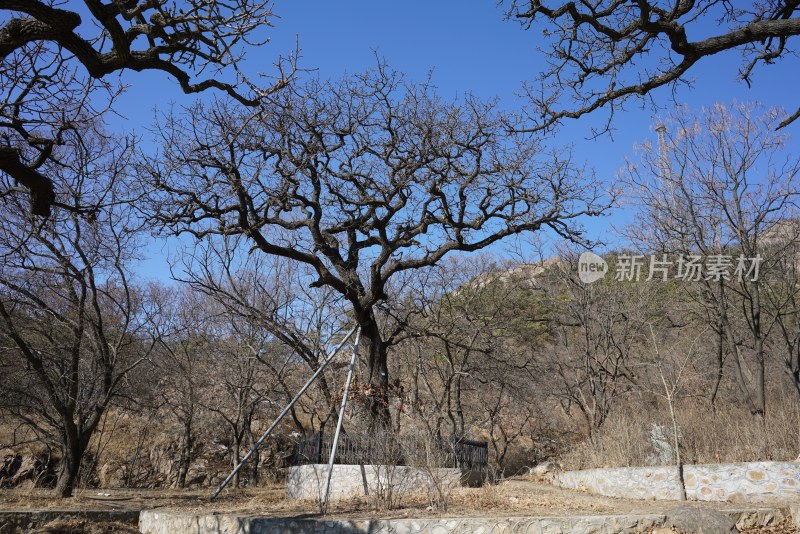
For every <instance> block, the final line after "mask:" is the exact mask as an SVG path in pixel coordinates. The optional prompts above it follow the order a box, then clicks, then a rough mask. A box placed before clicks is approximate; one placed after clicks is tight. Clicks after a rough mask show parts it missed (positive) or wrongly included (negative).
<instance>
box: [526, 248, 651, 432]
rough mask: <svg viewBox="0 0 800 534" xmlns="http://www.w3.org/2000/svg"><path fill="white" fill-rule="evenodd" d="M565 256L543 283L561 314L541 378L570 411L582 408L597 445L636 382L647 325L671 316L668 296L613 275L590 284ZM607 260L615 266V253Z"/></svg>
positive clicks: (557, 315)
mask: <svg viewBox="0 0 800 534" xmlns="http://www.w3.org/2000/svg"><path fill="white" fill-rule="evenodd" d="M561 256H562V259H561V263H560V264H558V265H555V266H553V267H552V268H551V269H549V270H548V272H547V276H546V281H543V284H545V286H546V287H547V289H548V293H549V296H550V299H551V306H552V307H553V308H554V310H556V311H555V312H554V313H553V315H552V318H551V321H552V329H553V332H554V336H553V344H552V345H551V347H550V349H549V350H546V351H542V353H541V354H540V355H539V359H538V360H539V365H540V366H541V367H539V374H538V376H540V377H541V379H542V381H541V386H542V387H543V388H544V389H545V390H546V391H548V393H549V394H550V395H552V396H553V397H554V398H555V399H557V400H558V402H559V403H560V405H561V406H562V407H563V408H564V409H565V411H567V412H569V411H570V410H571V409H572V408H573V407H576V408H577V410H578V412H579V413H580V415H581V417H582V418H583V420H584V422H585V425H586V433H587V435H588V437H589V440H590V441H593V440H594V434H595V432H596V431H597V430H598V429H599V428H600V427H602V425H603V423H605V421H606V419H607V418H608V416H609V415H610V414H611V412H612V409H613V408H614V406H615V404H616V403H618V402H619V401H620V400H621V398H622V397H623V396H624V395H625V394H626V393H627V392H629V391H631V389H633V387H634V386H635V384H636V382H637V377H636V372H635V366H636V357H637V352H638V349H639V347H640V346H641V345H642V342H643V340H644V336H645V335H646V333H647V332H646V327H647V324H648V322H649V321H656V320H659V319H662V318H663V315H667V314H666V312H665V310H664V309H663V306H662V305H661V303H663V302H664V300H665V295H664V293H663V291H660V290H662V289H663V288H661V287H659V286H657V285H656V284H655V283H653V284H647V283H644V282H641V283H637V282H631V283H628V282H618V281H615V280H614V279H613V275H608V276H607V277H606V279H604V280H601V281H596V282H594V283H592V284H585V283H583V282H582V281H580V280H579V279H578V275H577V273H578V262H577V260H578V257H577V254H574V253H573V252H571V251H568V250H565V251H563V252H562V254H561ZM608 261H609V264H610V265H611V266H612V268H613V265H614V258H613V255H610V256H609V257H608Z"/></svg>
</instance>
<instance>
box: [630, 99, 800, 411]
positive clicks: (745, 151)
mask: <svg viewBox="0 0 800 534" xmlns="http://www.w3.org/2000/svg"><path fill="white" fill-rule="evenodd" d="M781 119H782V114H781V113H780V112H779V111H778V110H768V111H766V112H765V111H763V110H761V109H759V108H758V107H756V106H752V105H747V104H737V105H733V106H729V107H728V106H723V105H716V106H714V107H713V108H710V109H704V110H703V111H702V112H700V113H690V112H687V111H686V110H683V109H682V110H678V111H677V112H676V113H674V114H673V115H671V117H670V118H669V120H668V121H666V123H665V125H663V128H662V126H659V127H658V129H659V134H660V135H661V141H660V143H659V144H658V145H656V146H654V145H653V144H651V143H645V144H644V145H643V146H642V147H641V161H640V163H636V164H633V163H632V164H630V165H629V166H628V168H627V169H626V170H625V171H624V173H623V175H624V176H623V178H624V179H625V180H626V182H627V183H628V185H629V186H630V187H629V188H628V191H629V193H630V195H631V199H632V201H633V202H634V203H635V204H637V205H638V206H640V208H641V213H640V215H639V220H638V221H637V223H636V225H635V226H633V227H631V228H630V231H629V235H630V236H631V237H632V239H633V240H634V242H636V243H638V244H639V245H641V246H642V247H643V248H644V249H646V250H650V251H653V252H660V253H670V254H683V255H684V256H686V257H688V256H691V255H695V256H696V257H698V258H703V259H706V261H708V260H714V258H723V259H724V258H725V257H730V260H728V262H729V264H728V265H727V269H718V270H717V271H716V272H717V274H716V275H715V274H714V272H703V273H701V274H699V275H694V274H693V275H691V276H688V277H686V276H685V280H684V281H685V282H687V283H685V284H683V286H682V287H684V288H686V289H687V290H689V291H693V292H694V293H695V294H696V296H697V298H698V299H699V301H700V302H701V303H703V305H704V306H705V308H706V309H707V310H708V314H707V315H708V317H709V322H710V326H711V327H712V328H713V329H714V330H715V331H716V333H717V335H718V342H719V343H720V347H719V362H718V364H719V369H720V373H721V371H722V364H723V356H724V353H725V354H727V355H730V356H731V357H732V363H733V369H734V374H735V378H736V383H737V384H738V386H739V389H740V390H741V394H742V397H743V399H744V400H745V402H746V403H747V405H748V407H749V409H750V411H751V413H753V415H758V416H761V415H763V414H764V411H765V410H766V387H765V368H766V357H767V346H766V338H767V334H768V332H770V330H771V329H773V328H774V327H775V325H776V321H777V320H778V319H779V318H780V317H782V316H785V311H786V310H785V308H783V309H779V308H775V307H770V306H769V305H768V300H767V299H766V295H767V293H769V291H770V289H769V287H767V286H768V285H769V284H770V283H771V282H770V278H771V277H775V276H779V275H778V274H777V273H776V270H779V269H780V265H781V261H782V260H781V258H782V257H783V255H784V252H785V250H787V249H786V244H787V243H791V242H792V240H791V239H789V240H784V245H783V246H779V247H777V248H776V247H775V246H774V244H775V243H776V241H775V239H774V236H776V235H778V234H780V233H781V231H782V230H781V229H782V228H783V229H784V231H785V230H786V229H788V228H789V227H787V226H786V225H785V223H786V222H787V221H789V220H792V219H794V218H796V217H797V201H798V199H799V198H800V189H799V188H798V179H799V178H800V157H798V156H795V155H793V154H791V153H789V151H788V150H787V141H788V138H787V136H786V134H784V133H782V132H777V131H775V128H776V126H777V125H778V124H779V122H780V121H781ZM740 257H741V258H742V260H741V262H740V260H739V259H738V258H740ZM756 258H760V261H759V260H757V259H756ZM672 260H673V261H678V259H677V258H673V259H672ZM723 267H724V266H723ZM673 268H674V269H678V266H677V265H676V266H674V267H673ZM756 268H757V269H756ZM737 269H738V272H737ZM721 271H725V274H723V273H722V272H721ZM683 274H684V275H686V268H684V273H683ZM765 291H766V293H765ZM715 389H716V388H715ZM712 394H713V392H712Z"/></svg>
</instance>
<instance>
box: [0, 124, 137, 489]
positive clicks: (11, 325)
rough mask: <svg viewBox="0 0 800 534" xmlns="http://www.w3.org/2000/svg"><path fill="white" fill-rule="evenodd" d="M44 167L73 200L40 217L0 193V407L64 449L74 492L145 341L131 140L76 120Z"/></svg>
mask: <svg viewBox="0 0 800 534" xmlns="http://www.w3.org/2000/svg"><path fill="white" fill-rule="evenodd" d="M65 135H66V136H68V138H67V141H68V142H69V146H68V147H56V149H55V150H57V151H59V152H60V153H58V154H57V155H56V156H57V158H58V161H59V165H51V166H48V167H47V169H48V172H50V173H52V175H53V176H57V178H58V184H59V186H60V187H62V189H61V190H59V194H60V195H61V196H62V198H64V199H65V202H68V203H70V205H71V206H73V207H75V206H84V205H90V206H96V205H100V204H102V205H104V206H105V208H104V209H102V210H98V211H93V212H91V214H90V216H88V217H82V216H80V215H79V214H78V213H77V212H75V211H69V212H67V211H65V212H62V213H59V214H54V215H53V216H51V217H50V218H49V219H48V220H46V221H44V222H43V221H41V220H39V219H37V218H36V217H35V216H33V215H29V214H26V211H25V210H24V209H23V210H21V209H19V208H20V207H21V206H20V202H21V201H20V199H19V198H18V197H17V196H13V195H12V196H3V197H0V210H2V211H3V213H4V217H5V218H4V221H3V224H2V225H0V347H2V352H3V358H2V360H1V361H2V367H3V369H2V371H0V381H2V387H0V407H1V409H2V410H3V411H5V412H7V413H8V414H10V415H12V416H14V417H16V418H17V419H19V420H20V421H22V422H23V423H25V424H26V425H28V426H30V427H31V428H33V429H35V431H36V432H37V434H38V435H39V436H40V438H41V439H43V440H45V441H47V442H49V443H51V444H52V445H54V446H55V447H57V448H59V449H60V450H61V465H60V469H59V473H58V482H57V486H56V492H57V494H58V495H59V496H61V497H67V496H70V495H71V494H72V491H73V488H74V485H75V481H76V477H77V475H78V471H79V468H80V464H81V459H82V458H83V456H84V453H85V452H86V451H87V447H88V445H89V440H90V439H91V438H92V435H93V434H94V432H95V430H96V429H97V427H98V425H99V424H100V423H101V421H102V418H103V415H104V413H105V411H106V410H107V409H108V407H109V406H110V405H111V404H112V403H113V402H114V400H115V396H116V395H118V394H119V392H120V390H121V388H122V386H123V385H124V380H125V378H126V376H127V375H128V373H130V372H131V371H132V370H133V369H134V368H136V367H137V366H138V365H139V364H140V363H141V362H142V361H144V359H145V358H147V354H148V352H149V349H150V347H151V346H150V345H148V344H147V338H146V335H145V334H146V332H145V331H144V330H143V329H144V325H145V324H146V322H147V321H146V318H145V317H144V316H143V312H142V307H141V293H140V292H138V291H137V290H136V289H135V287H134V286H133V285H132V284H131V282H130V280H129V276H130V273H129V271H128V264H129V261H128V260H129V259H130V257H131V256H130V255H131V253H132V251H134V250H136V247H137V239H138V237H137V236H138V234H137V231H136V229H137V227H136V221H135V219H134V218H132V217H131V213H130V210H129V209H128V208H127V207H126V206H125V205H123V204H120V203H118V202H117V199H118V197H119V196H124V191H123V189H122V178H123V177H124V176H125V175H126V173H127V172H128V171H129V165H128V164H129V158H130V153H131V147H130V146H129V145H128V144H127V143H126V142H124V141H119V140H115V139H113V138H109V137H105V136H103V135H102V133H101V132H97V131H80V132H79V131H70V132H65Z"/></svg>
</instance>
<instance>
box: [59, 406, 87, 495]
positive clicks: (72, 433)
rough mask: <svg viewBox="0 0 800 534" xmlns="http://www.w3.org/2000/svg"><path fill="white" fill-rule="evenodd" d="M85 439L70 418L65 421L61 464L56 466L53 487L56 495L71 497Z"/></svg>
mask: <svg viewBox="0 0 800 534" xmlns="http://www.w3.org/2000/svg"><path fill="white" fill-rule="evenodd" d="M87 441H88V440H87V439H86V438H85V437H84V436H81V434H80V432H79V431H78V428H77V427H76V426H75V424H74V423H73V422H72V421H71V420H68V421H66V422H65V424H64V432H63V434H62V442H61V464H60V466H59V468H58V480H57V482H56V489H55V492H56V495H57V496H58V497H62V498H64V497H72V492H73V490H74V489H75V483H76V481H77V480H78V472H79V471H80V467H81V458H83V453H84V451H85V449H86V445H87V444H86V443H85V442H87Z"/></svg>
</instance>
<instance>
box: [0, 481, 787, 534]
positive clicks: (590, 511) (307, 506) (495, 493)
mask: <svg viewBox="0 0 800 534" xmlns="http://www.w3.org/2000/svg"><path fill="white" fill-rule="evenodd" d="M211 493H212V490H208V489H205V490H191V491H181V490H127V489H124V490H123V489H121V490H107V489H104V490H97V489H94V490H90V489H86V490H81V491H78V492H76V495H75V497H73V498H71V499H54V498H53V497H52V496H50V495H49V494H48V492H46V491H44V490H3V491H0V510H43V509H44V510H46V509H59V510H145V509H165V510H167V509H168V510H173V511H181V512H188V513H204V514H209V513H214V512H216V513H237V514H248V515H250V514H253V515H263V516H270V517H299V516H304V517H319V509H318V507H317V504H316V503H314V502H311V501H295V500H289V499H287V498H286V490H285V487H284V486H283V485H276V486H271V487H265V488H256V489H236V490H226V491H224V492H223V493H222V494H221V495H220V496H219V497H218V498H217V499H216V500H215V501H209V496H210V494H211ZM692 504H693V505H697V506H703V507H709V508H714V509H743V508H758V507H784V506H785V505H786V503H783V502H774V503H759V504H758V505H749V506H748V505H738V504H737V505H732V504H727V503H692ZM675 505H676V503H675V502H674V501H639V500H629V499H616V498H610V497H600V496H594V495H589V494H586V493H582V492H578V491H572V490H564V489H560V488H556V487H553V486H550V485H548V484H545V483H541V482H533V481H529V480H524V479H511V480H507V481H504V482H502V483H501V484H498V485H493V486H486V487H483V488H459V489H457V490H454V492H453V493H452V494H451V495H450V502H449V506H448V509H447V511H446V512H440V511H435V510H433V509H432V508H431V507H430V505H429V502H428V501H427V500H426V499H425V498H424V497H422V496H419V497H411V496H408V497H404V498H403V499H402V500H401V501H400V504H399V507H398V508H397V509H393V510H386V509H385V507H382V506H381V505H380V503H379V502H377V500H376V499H375V498H372V499H371V498H369V497H367V498H359V499H353V500H350V501H341V502H333V503H331V506H330V507H329V510H328V516H327V517H329V518H331V519H335V518H344V517H347V518H374V519H377V518H381V519H390V518H407V517H440V516H445V517H487V516H489V517H499V516H521V515H525V516H551V517H552V516H567V515H606V514H648V513H659V512H665V511H666V510H669V509H670V508H672V507H674V506H675ZM53 527H54V529H50V530H46V529H44V530H41V532H42V533H56V532H58V533H61V532H64V533H67V532H70V533H72V532H74V533H82V534H83V533H85V534H95V533H97V534H100V533H101V532H102V533H123V532H125V533H128V532H136V531H135V530H133V531H131V530H126V529H125V527H124V526H121V525H120V526H119V527H118V528H119V529H117V528H115V527H113V526H111V525H109V526H107V528H102V529H99V528H100V525H96V527H97V528H98V529H99V530H97V529H95V528H94V527H93V528H92V529H91V530H90V529H89V526H83V527H82V526H80V525H77V524H76V525H74V528H72V527H70V526H69V525H62V527H63V528H60V527H59V528H55V527H57V525H53ZM664 532H669V531H664ZM747 532H748V533H753V532H765V533H769V532H772V533H780V534H789V533H796V532H797V530H796V529H795V528H794V527H793V526H792V525H790V524H789V523H786V524H784V525H779V526H777V527H774V528H772V529H769V528H767V529H760V530H748V531H747Z"/></svg>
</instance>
